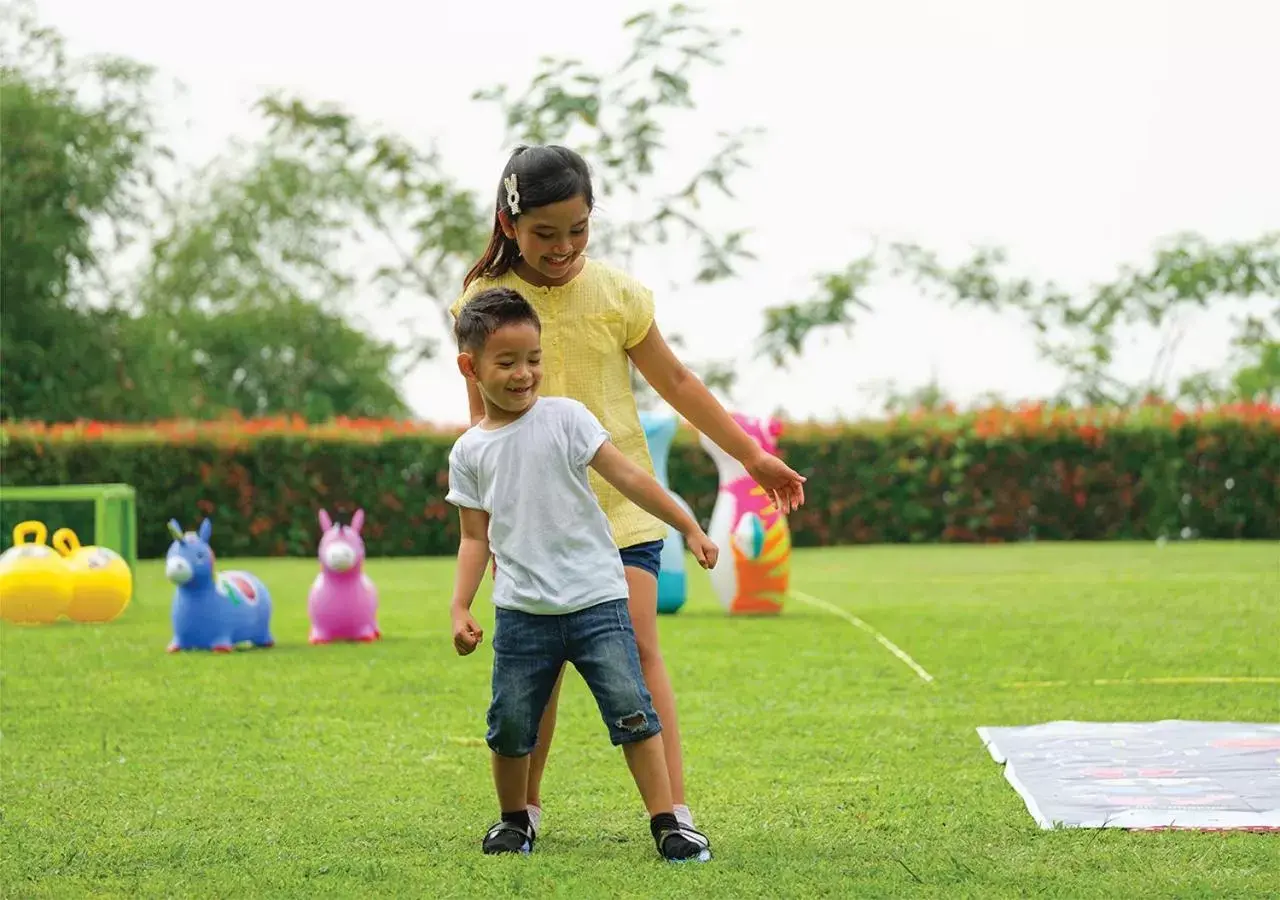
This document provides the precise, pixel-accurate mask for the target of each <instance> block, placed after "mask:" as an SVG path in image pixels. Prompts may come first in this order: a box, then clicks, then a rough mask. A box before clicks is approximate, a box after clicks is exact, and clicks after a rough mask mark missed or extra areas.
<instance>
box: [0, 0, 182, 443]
mask: <svg viewBox="0 0 1280 900" xmlns="http://www.w3.org/2000/svg"><path fill="white" fill-rule="evenodd" d="M151 83H152V73H151V71H150V70H149V69H148V68H147V67H145V66H141V65H137V64H135V63H132V62H130V61H128V60H123V59H120V58H116V57H105V58H101V59H94V60H88V61H76V60H71V59H69V58H68V57H67V55H66V52H65V48H64V46H63V42H62V39H61V38H60V37H59V36H58V35H57V34H56V33H54V32H53V31H50V30H48V29H44V28H41V27H39V26H38V24H37V23H36V21H35V18H34V16H33V14H32V12H31V10H30V7H29V5H28V4H14V5H11V6H5V7H4V8H3V9H0V134H3V140H0V215H2V216H3V219H2V223H0V260H3V265H2V266H0V296H2V297H3V304H4V314H3V316H0V418H12V417H21V416H32V415H35V416H43V417H47V418H61V419H72V418H75V417H76V416H78V415H84V414H89V415H98V416H113V415H116V414H119V413H122V412H123V411H124V407H125V406H126V405H127V404H126V402H125V397H126V395H130V394H132V395H133V397H132V399H133V402H134V403H135V404H141V403H145V402H147V400H148V399H149V398H152V397H154V395H155V394H156V393H157V388H156V387H155V386H153V385H152V384H151V383H149V382H141V383H139V382H137V381H135V380H134V379H133V378H132V377H131V370H134V369H135V368H136V366H137V363H138V362H139V361H140V360H141V359H142V358H145V357H147V356H148V355H149V352H150V351H149V350H140V351H139V352H137V353H135V352H134V346H133V340H134V338H135V337H136V332H135V330H134V328H133V326H132V323H131V322H130V321H129V319H128V316H126V315H124V314H122V313H121V312H120V311H119V310H118V309H116V308H115V307H114V305H112V306H110V307H109V308H107V309H103V308H101V306H99V307H97V308H89V307H87V306H86V305H85V304H84V303H83V289H84V287H85V286H86V285H92V286H95V287H97V288H98V289H99V292H100V293H101V294H103V295H104V298H105V299H106V300H107V301H108V302H110V301H112V300H113V299H114V295H113V292H112V290H111V284H110V282H109V279H108V276H107V274H106V271H105V267H104V266H103V262H104V257H106V256H108V255H110V254H111V253H114V252H119V251H121V250H123V249H124V248H125V247H127V246H128V245H129V244H130V242H131V238H133V237H134V236H135V230H134V226H136V225H137V224H138V223H139V222H140V221H141V220H142V218H143V216H144V212H145V210H144V200H145V198H146V197H147V196H149V194H150V192H151V190H152V189H153V187H154V185H153V178H154V176H155V173H156V171H157V167H158V166H159V164H160V163H161V162H162V161H163V159H165V158H166V157H167V155H168V151H167V150H166V149H165V148H164V147H162V146H161V145H160V144H158V143H157V142H156V140H155V138H154V136H153V135H154V121H153V107H152V101H151V97H150V91H151ZM160 392H161V393H162V391H160Z"/></svg>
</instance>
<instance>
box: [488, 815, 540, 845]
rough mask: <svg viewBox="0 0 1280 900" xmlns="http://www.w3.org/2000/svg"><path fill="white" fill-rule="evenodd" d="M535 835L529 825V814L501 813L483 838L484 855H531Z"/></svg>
mask: <svg viewBox="0 0 1280 900" xmlns="http://www.w3.org/2000/svg"><path fill="white" fill-rule="evenodd" d="M535 838H536V835H535V834H534V831H533V826H532V825H530V824H529V813H528V812H525V811H523V810H522V811H521V812H519V813H503V814H502V821H500V822H495V823H494V825H493V827H492V828H490V829H489V831H488V833H487V834H485V836H484V843H483V844H481V847H482V848H483V849H484V852H485V853H532V852H533V842H534V840H535Z"/></svg>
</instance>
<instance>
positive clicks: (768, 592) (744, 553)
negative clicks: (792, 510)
mask: <svg viewBox="0 0 1280 900" xmlns="http://www.w3.org/2000/svg"><path fill="white" fill-rule="evenodd" d="M733 418H734V421H736V422H737V423H738V424H739V425H741V426H742V429H743V431H745V432H746V433H747V434H748V435H750V436H751V438H752V440H754V441H755V442H756V443H757V444H759V445H760V446H761V447H763V448H764V449H765V450H768V451H769V452H770V453H773V452H774V451H775V450H776V449H777V447H778V435H779V434H781V433H782V423H781V422H779V421H778V420H777V419H773V418H770V419H757V418H753V417H750V416H743V415H740V414H738V413H733ZM699 442H700V443H701V444H702V447H703V449H705V450H706V451H707V452H708V453H709V454H711V458H712V459H713V460H715V463H716V470H717V471H718V472H719V474H720V491H719V493H718V494H717V495H716V505H715V509H714V510H712V512H711V527H710V528H708V529H707V536H708V537H710V538H711V540H713V541H715V543H716V546H718V547H719V548H720V562H719V563H718V564H717V565H716V567H715V568H714V569H712V570H711V571H710V573H709V574H710V576H711V586H712V587H713V588H714V589H715V592H716V594H717V595H718V596H719V597H720V603H721V605H723V606H724V608H725V610H726V611H727V612H728V613H729V614H730V615H735V616H736V615H752V614H777V613H780V612H781V611H782V603H783V600H785V598H786V596H787V592H788V590H789V589H790V585H791V530H790V529H789V528H788V527H787V520H786V517H785V516H783V515H782V513H781V512H780V511H779V510H778V508H777V507H776V506H775V505H774V504H773V501H772V500H771V499H770V498H769V496H768V495H767V494H766V493H765V492H764V489H763V488H761V487H760V486H759V485H758V484H756V483H755V481H753V480H752V479H751V476H750V475H748V474H747V470H746V469H744V468H743V466H742V463H740V462H738V461H737V460H736V459H734V458H733V457H732V456H730V455H729V454H728V453H725V452H724V451H723V450H721V449H720V448H719V447H718V446H716V444H715V443H714V442H713V441H712V440H711V439H710V438H708V437H707V436H706V435H705V434H703V435H699Z"/></svg>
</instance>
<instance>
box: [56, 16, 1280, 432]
mask: <svg viewBox="0 0 1280 900" xmlns="http://www.w3.org/2000/svg"><path fill="white" fill-rule="evenodd" d="M703 6H705V7H706V8H708V9H709V10H711V12H712V14H713V16H714V17H715V19H716V20H717V22H718V23H719V24H723V25H726V26H729V25H733V26H737V27H738V28H740V29H741V30H742V31H743V35H742V37H741V38H740V39H739V40H738V41H737V42H736V43H735V44H734V45H733V47H732V49H731V51H730V53H729V54H728V56H729V58H728V64H727V65H726V67H725V68H724V69H723V70H721V71H719V72H716V73H713V74H711V75H709V76H707V77H705V78H703V79H702V80H701V81H699V82H697V83H695V90H696V93H697V96H698V99H699V102H700V105H701V111H700V113H699V114H698V116H697V117H696V118H695V119H693V120H690V121H686V122H683V123H681V127H680V133H681V138H682V139H687V140H688V141H689V142H690V144H689V145H688V146H690V147H691V148H692V149H690V150H688V151H684V150H683V149H682V150H681V151H680V152H673V153H671V154H670V155H669V157H668V160H669V162H668V165H669V166H670V171H672V172H679V171H681V169H682V168H683V167H691V166H693V165H696V164H697V163H698V162H699V160H700V157H699V156H698V149H699V147H701V149H702V150H703V151H705V149H706V147H707V140H706V137H705V136H706V135H709V134H710V133H711V130H712V129H714V128H718V127H725V128H731V127H734V126H736V125H740V124H757V125H760V126H763V127H764V128H765V129H766V130H767V134H766V136H765V139H764V141H763V142H762V143H761V144H760V145H759V146H758V148H757V150H756V151H755V153H754V156H753V159H754V168H753V169H752V170H751V171H750V172H748V173H746V174H745V175H744V176H743V178H742V179H741V181H740V182H739V186H740V192H739V195H740V201H741V202H740V203H739V204H737V205H736V206H734V207H732V208H731V209H730V210H727V211H726V210H722V211H720V212H721V213H723V214H724V221H726V222H730V221H731V222H737V223H741V224H742V225H744V226H746V227H749V228H751V229H752V230H753V232H754V234H753V237H752V247H753V249H755V251H756V252H757V253H758V255H759V260H758V262H756V263H754V264H752V265H750V266H749V267H747V269H746V270H745V272H744V276H743V277H742V278H741V279H739V280H737V281H735V282H733V283H732V284H722V285H718V286H715V287H710V288H684V289H682V290H681V289H676V288H675V286H674V285H673V284H672V282H674V281H678V280H680V279H681V278H682V277H683V276H684V274H685V273H687V272H688V268H687V266H686V265H685V262H686V261H685V260H684V258H683V257H682V256H680V254H678V253H675V252H672V253H655V254H650V255H649V256H646V257H645V258H644V259H643V260H641V261H640V262H639V263H638V264H637V270H636V274H637V275H639V276H640V277H641V278H643V279H645V280H646V281H647V282H648V283H650V284H651V286H653V287H654V289H655V290H656V291H657V293H658V306H657V308H658V321H659V324H660V325H661V327H662V328H663V330H664V331H666V332H680V333H681V334H683V335H684V337H685V339H686V341H687V342H688V350H687V353H688V356H689V358H690V359H693V360H696V359H701V358H712V357H719V358H723V357H733V358H735V359H737V360H739V361H740V362H741V363H742V371H743V375H742V379H741V382H740V387H739V389H738V391H737V398H738V406H739V407H740V408H743V409H745V410H747V411H752V412H763V411H768V410H772V409H775V408H778V407H781V408H783V409H785V410H786V411H787V412H788V414H789V415H791V416H795V417H808V416H816V417H819V418H830V417H833V416H838V415H854V414H860V413H867V412H874V401H873V400H872V399H871V398H870V397H869V395H868V393H867V390H866V388H867V387H868V386H869V385H871V384H873V383H876V382H879V381H883V380H885V379H893V380H895V381H897V382H898V383H899V384H900V385H902V386H911V385H918V384H921V383H923V382H926V381H927V380H928V379H929V378H930V377H931V376H932V375H933V374H936V376H937V377H938V378H939V380H940V381H941V382H942V384H943V385H944V386H945V387H946V388H948V389H949V390H950V391H951V392H953V393H954V394H956V395H957V396H958V397H960V398H961V399H962V400H963V399H967V398H971V397H973V396H976V395H978V394H980V393H982V392H984V391H988V390H995V391H1000V392H1002V393H1004V394H1006V395H1009V396H1012V397H1019V396H1027V395H1034V394H1036V393H1042V392H1047V391H1051V390H1052V389H1054V387H1056V385H1057V383H1058V377H1057V375H1056V374H1055V373H1054V372H1053V371H1052V370H1051V369H1048V368H1047V367H1045V366H1044V365H1042V364H1040V363H1039V362H1037V360H1036V358H1035V354H1034V353H1033V352H1032V349H1031V346H1030V342H1029V338H1028V335H1027V333H1026V331H1025V330H1024V329H1023V328H1022V327H1021V326H1020V324H1019V323H1018V322H1016V321H1013V320H1010V321H1005V320H1001V319H998V318H995V317H992V316H987V315H978V314H974V313H959V312H953V311H950V310H947V309H945V308H940V307H938V306H936V305H934V304H931V303H929V302H927V301H923V300H921V299H919V298H917V297H915V296H913V294H912V293H911V292H910V291H908V290H904V289H902V288H893V287H886V288H884V289H880V290H877V291H876V292H875V293H874V294H873V296H872V299H873V301H874V303H875V306H876V309H875V313H874V314H873V315H871V316H868V317H867V318H866V319H865V320H864V322H863V323H862V324H861V325H860V326H859V328H858V330H857V331H856V333H855V334H854V336H853V337H852V338H843V337H838V336H837V337H833V338H832V339H831V340H830V341H829V342H826V343H825V344H824V343H823V342H821V341H815V342H814V344H813V346H814V350H815V352H814V353H813V354H812V355H811V356H809V357H808V358H807V359H806V363H805V365H804V366H794V367H792V368H791V369H790V370H788V371H786V372H783V373H779V372H777V371H775V370H773V369H772V368H771V367H770V366H768V365H767V364H765V363H763V362H757V361H753V360H752V341H753V339H754V337H755V335H756V334H757V333H758V331H759V328H760V324H761V318H760V310H761V309H762V308H763V307H765V306H767V305H769V304H771V303H776V302H779V301H782V300H789V299H799V298H802V297H803V296H805V294H806V291H807V289H808V285H809V283H810V279H811V278H812V276H813V275H814V273H816V272H819V271H822V270H824V269H832V268H838V267H841V266H842V265H843V264H844V263H845V262H846V261H848V260H849V259H850V258H851V257H852V256H853V255H855V254H856V253H858V252H860V251H861V250H862V249H865V247H866V246H867V241H868V240H869V239H870V238H871V237H872V236H877V235H878V236H881V237H883V238H886V239H891V240H892V239H907V240H915V241H918V242H921V243H924V244H926V245H929V246H933V247H936V248H938V249H939V250H941V251H944V252H946V253H949V254H955V256H954V257H953V258H958V257H959V255H960V254H963V252H964V251H965V249H966V248H968V247H970V246H971V245H973V244H975V243H979V242H997V243H1001V244H1004V245H1006V246H1007V247H1008V248H1009V249H1010V250H1011V252H1012V255H1013V259H1014V261H1015V262H1016V263H1017V264H1018V265H1019V266H1020V267H1021V268H1022V269H1023V270H1024V271H1025V272H1027V273H1029V274H1033V275H1039V276H1042V277H1045V278H1054V279H1056V280H1058V281H1059V282H1061V283H1065V284H1068V285H1079V286H1083V285H1087V284H1089V283H1090V282H1091V281H1094V280H1100V279H1104V278H1106V277H1108V276H1109V275H1110V274H1111V273H1113V272H1114V271H1115V269H1116V267H1117V266H1118V265H1120V264H1122V263H1125V262H1134V263H1140V262H1141V261H1142V260H1143V259H1144V257H1147V256H1149V253H1150V250H1151V248H1152V246H1153V244H1154V242H1155V241H1156V240H1157V239H1159V238H1160V237H1161V236H1163V235H1167V234H1170V233H1172V232H1175V231H1178V230H1182V229H1196V230H1199V231H1201V232H1203V233H1205V234H1207V235H1209V236H1210V237H1212V238H1215V239H1225V238H1245V237H1250V236H1254V235H1256V234H1258V233H1259V232H1260V231H1262V230H1265V229H1274V228H1276V227H1278V226H1280V162H1278V161H1280V114H1278V113H1277V100H1276V96H1277V94H1276V91H1277V86H1280V51H1278V50H1277V49H1276V48H1277V46H1280V3H1277V2H1274V0H1252V2H1250V0H1075V2H1071V3H1065V2H1054V3H1050V2H1047V0H935V2H926V0H893V2H886V0H876V2H863V0H851V2H844V3H839V4H837V3H832V2H830V0H823V2H818V0H791V2H787V3H778V2H776V0H708V2H706V3H704V4H703ZM642 8H645V7H644V6H642V5H640V4H635V3H630V2H628V3H625V4H624V3H611V2H605V0H559V2H556V3H530V2H516V0H483V2H476V3H461V2H450V3H445V2H439V0H427V2H419V3H412V2H408V0H362V2H359V3H352V2H344V0H321V2H314V0H306V2H303V0H253V2H249V0H224V2H221V3H216V4H215V3H208V2H204V0H193V2H175V0H110V2H104V0H38V2H37V11H38V13H39V15H40V17H41V19H42V20H43V21H44V22H45V23H47V24H50V25H53V26H54V27H56V28H57V29H59V30H60V31H61V32H62V33H63V34H64V35H66V36H67V38H68V40H69V41H70V44H71V49H72V51H73V52H74V53H77V54H79V53H83V52H112V53H119V54H124V55H127V56H130V57H133V58H135V59H138V60H142V61H145V62H148V63H151V64H153V65H155V66H157V67H158V68H159V69H160V71H161V74H162V75H163V76H165V77H168V78H174V79H177V80H179V81H180V82H182V83H183V84H184V85H185V86H186V88H187V91H186V93H185V95H182V96H181V97H179V98H177V99H175V100H174V102H173V105H172V108H171V110H170V114H169V116H168V118H167V121H168V122H169V124H170V126H171V127H172V129H173V134H172V138H171V139H172V141H173V143H174V144H175V146H176V147H177V148H178V150H179V152H180V153H181V155H182V158H183V159H184V160H186V161H190V162H192V163H196V162H200V161H203V160H207V159H208V158H210V157H211V156H213V155H215V154H217V153H218V152H220V151H221V150H222V149H224V148H225V146H226V143H227V141H228V140H229V139H231V138H232V137H234V136H237V135H239V136H252V135H253V134H254V133H255V128H256V127H257V125H256V121H255V118H254V116H253V115H252V113H251V111H250V109H249V107H250V104H251V103H252V101H253V100H254V99H255V98H256V97H258V96H259V95H260V94H261V93H262V92H263V91H264V90H266V89H269V88H273V87H283V88H286V89H290V90H295V91H298V92H300V93H301V94H303V95H304V96H305V97H307V98H309V99H311V100H331V101H334V102H337V103H340V104H342V105H344V106H345V107H347V109H348V110H350V111H351V112H353V113H355V114H357V115H359V116H361V117H363V118H366V119H369V120H373V121H377V122H379V123H382V124H385V125H387V126H389V127H392V128H395V129H397V130H399V131H401V132H402V133H404V134H405V135H406V136H408V137H410V138H413V139H416V140H419V141H423V142H426V141H428V140H431V139H433V138H434V139H437V140H438V141H439V142H440V146H441V148H442V150H443V151H444V153H445V157H446V159H447V161H448V163H449V165H450V168H451V170H452V171H454V172H455V173H456V175H457V177H458V178H459V179H460V180H461V181H462V182H463V183H465V184H467V185H469V186H473V187H475V188H477V189H479V190H481V191H482V192H483V193H484V195H485V196H486V197H487V196H488V195H489V194H490V193H491V192H492V191H493V190H494V188H495V186H496V182H497V177H498V174H499V172H500V169H501V166H502V163H503V161H504V160H505V157H506V150H507V148H506V147H504V145H503V143H502V131H501V123H500V122H499V121H498V118H497V115H496V112H495V110H494V109H493V108H491V107H489V106H487V105H481V104H476V103H473V102H472V101H470V99H469V96H470V94H471V92H472V91H473V90H474V89H476V88H478V87H482V86H486V85H490V84H493V83H497V82H514V83H516V84H521V83H523V82H524V81H525V80H527V78H528V77H529V75H530V74H531V73H532V71H533V70H534V67H535V65H536V62H537V59H538V58H539V57H540V56H542V55H544V54H553V55H564V54H572V55H575V56H578V57H580V58H582V59H584V60H587V61H589V62H596V63H600V64H604V65H607V64H608V63H609V62H610V61H618V60H620V59H621V54H622V52H623V48H624V46H625V45H624V42H623V35H622V32H621V27H620V24H621V22H622V20H623V18H625V17H626V16H627V15H629V14H630V13H632V12H635V11H638V10H640V9H642ZM602 214H607V213H602ZM422 315H423V316H425V317H434V316H436V315H437V314H436V312H435V311H434V310H430V309H428V310H423V311H422ZM1185 324H1186V325H1187V336H1186V339H1185V340H1184V342H1183V343H1182V345H1181V348H1180V350H1179V354H1178V366H1177V369H1176V370H1175V371H1186V370H1189V369H1196V368H1202V367H1205V366H1213V365H1217V364H1220V363H1221V362H1222V360H1223V359H1224V357H1225V354H1226V350H1227V338H1228V336H1229V329H1228V326H1227V322H1226V317H1225V315H1223V314H1220V313H1219V314H1214V313H1209V314H1203V315H1198V316H1196V317H1193V318H1192V319H1190V320H1189V321H1188V322H1187V323H1185ZM1154 347H1155V343H1154V342H1153V341H1152V340H1150V339H1148V340H1146V341H1140V342H1139V343H1137V344H1136V345H1134V346H1132V347H1130V348H1128V349H1126V351H1125V354H1124V356H1123V357H1122V358H1121V361H1120V362H1121V366H1122V370H1123V371H1124V372H1125V373H1127V374H1130V375H1134V376H1141V375H1143V374H1145V373H1146V372H1147V371H1148V370H1149V369H1150V367H1151V363H1152V359H1153V357H1154ZM405 391H406V395H407V397H408V399H409V400H410V402H411V403H412V405H413V406H414V408H415V411H416V412H417V413H418V414H419V415H421V416H423V417H426V418H431V419H436V420H442V421H454V422H456V421H462V420H463V419H464V418H465V414H466V403H465V395H464V391H463V388H462V384H461V382H460V380H459V376H458V375H457V374H456V371H455V370H454V368H453V364H452V358H451V357H447V358H446V359H443V360H441V361H440V362H439V363H438V364H435V365H429V366H426V367H423V368H422V369H420V370H419V371H418V373H417V374H416V375H415V376H414V377H413V378H412V379H411V380H410V381H409V382H408V383H407V384H406V385H405Z"/></svg>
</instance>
